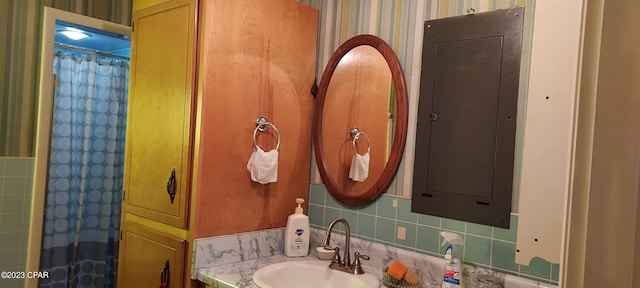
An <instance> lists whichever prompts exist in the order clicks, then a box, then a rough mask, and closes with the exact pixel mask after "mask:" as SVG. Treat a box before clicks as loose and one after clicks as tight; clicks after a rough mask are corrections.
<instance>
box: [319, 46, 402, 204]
mask: <svg viewBox="0 0 640 288" xmlns="http://www.w3.org/2000/svg"><path fill="white" fill-rule="evenodd" d="M361 45H368V46H371V47H373V48H375V49H376V50H378V52H380V54H382V56H383V57H384V59H385V60H386V61H387V65H389V69H390V70H391V78H392V79H393V84H394V87H395V92H396V106H397V108H396V109H397V111H396V121H395V122H396V124H395V134H394V137H393V144H392V145H391V151H390V153H389V159H388V160H387V164H386V165H385V167H384V169H383V170H382V174H381V175H380V177H379V178H378V179H377V181H376V182H375V183H374V184H373V186H372V187H371V188H369V189H368V190H367V191H365V192H364V193H361V194H360V195H349V194H348V193H347V191H344V190H343V189H342V187H340V186H338V184H337V183H336V181H335V180H334V179H333V178H332V177H331V175H330V174H329V168H328V165H327V164H328V163H327V161H326V159H325V153H324V148H323V145H322V119H323V111H324V102H325V98H326V96H327V90H328V88H329V82H330V81H331V77H332V76H333V73H334V71H335V69H336V67H337V66H338V63H339V62H340V60H341V59H342V57H344V56H345V54H347V53H348V52H349V51H351V49H353V48H355V47H358V46H361ZM314 110H315V111H314V116H313V125H314V127H313V131H314V139H313V144H314V150H315V155H316V162H317V165H318V170H319V171H320V177H321V178H322V181H323V182H324V185H325V186H326V188H327V190H329V192H330V193H331V195H333V197H335V198H336V199H337V200H338V201H339V202H341V203H342V204H345V205H351V206H362V205H365V204H367V203H369V202H370V201H372V200H374V199H376V198H377V197H378V196H379V195H380V194H382V193H383V192H384V191H385V190H386V189H387V188H388V187H389V184H391V181H392V180H393V177H394V176H395V174H396V172H397V170H398V166H399V165H400V160H402V154H403V153H404V145H405V141H406V138H407V121H408V120H407V119H408V115H407V114H408V111H407V110H408V103H407V85H406V83H405V80H404V73H403V71H402V67H401V66H400V61H398V57H397V56H396V54H395V52H394V51H393V49H391V47H390V46H389V45H388V44H387V43H386V42H384V40H382V39H380V38H378V37H377V36H374V35H368V34H367V35H358V36H355V37H353V38H351V39H349V40H347V41H346V42H345V43H343V44H342V45H340V47H338V49H336V51H335V52H334V53H333V55H332V56H331V59H329V63H328V64H327V67H326V68H325V70H324V73H323V74H322V79H321V80H320V85H319V87H318V94H317V98H316V102H315V107H314Z"/></svg>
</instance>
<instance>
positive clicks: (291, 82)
mask: <svg viewBox="0 0 640 288" xmlns="http://www.w3.org/2000/svg"><path fill="white" fill-rule="evenodd" d="M133 18H134V23H133V39H132V64H131V84H130V95H129V107H128V123H127V138H126V141H127V142H126V143H127V144H126V145H127V147H126V150H125V181H124V185H123V186H124V195H123V215H122V222H123V225H122V226H123V230H122V232H123V233H122V237H121V238H122V239H121V241H122V243H121V244H120V245H121V246H120V247H121V249H120V261H122V263H123V265H120V268H119V277H118V281H119V285H120V286H121V287H153V286H156V287H157V286H159V284H160V283H158V281H159V279H160V274H159V272H160V271H161V269H162V267H163V265H164V264H165V262H166V259H167V258H170V262H171V264H170V266H171V271H172V272H171V273H172V274H171V277H172V278H171V283H172V285H171V286H170V287H199V286H201V285H200V284H198V283H197V282H196V281H193V280H191V279H190V277H189V276H187V275H185V273H182V271H191V269H190V266H191V261H187V259H188V260H190V259H191V257H190V255H189V257H185V255H186V254H184V253H191V251H193V249H192V245H193V239H195V238H201V237H210V236H217V235H224V234H234V233H240V232H247V231H254V230H264V229H271V228H278V227H284V226H285V225H286V221H287V216H288V215H289V214H291V213H292V211H293V209H294V208H295V199H296V198H298V197H304V198H306V197H308V194H309V190H308V189H309V172H308V171H309V166H310V157H309V155H310V150H311V148H310V147H311V116H312V115H311V112H312V108H313V96H312V95H311V87H312V86H313V84H314V79H315V59H316V39H317V27H318V26H317V25H318V23H317V18H318V12H317V10H316V9H314V8H311V7H310V6H308V5H304V4H301V3H298V2H296V1H294V0H272V1H254V0H216V1H198V0H170V1H165V2H162V3H159V4H157V5H152V6H147V7H145V8H143V9H140V10H137V11H134V17H133ZM196 80H197V81H196ZM196 91H197V92H196ZM258 116H266V117H267V118H268V120H269V121H271V122H273V124H274V125H276V126H277V127H278V130H279V132H280V134H281V143H280V149H279V153H280V156H279V161H278V163H279V164H278V179H277V182H276V183H270V184H264V185H263V184H258V183H255V182H252V181H251V178H250V175H249V172H248V171H247V168H246V165H247V161H248V160H249V157H250V156H251V153H252V152H253V148H254V146H253V145H254V144H253V143H254V141H253V137H252V135H253V132H254V129H255V128H256V125H255V121H256V118H257V117H258ZM256 142H257V144H258V145H260V147H261V148H262V149H264V150H265V151H268V150H270V149H272V148H273V147H275V143H276V138H275V137H274V133H273V131H272V129H268V130H267V132H258V134H257V135H256ZM168 188H171V189H174V192H175V196H174V198H173V201H172V200H171V197H170V194H169V193H168ZM305 208H306V207H305ZM222 218H224V219H222ZM201 219H206V221H199V220H201ZM139 251H143V253H139ZM169 256H171V257H169ZM174 262H175V263H174ZM125 269H126V270H125ZM174 269H175V270H174ZM129 270H133V272H132V271H129ZM136 270H138V271H143V270H144V271H145V272H144V278H143V279H138V278H140V276H139V274H138V272H135V271H136ZM146 273H149V274H148V275H147V274H146ZM147 276H148V277H149V278H146V277H147ZM140 281H145V282H140ZM146 281H149V282H146ZM174 281H175V282H174Z"/></svg>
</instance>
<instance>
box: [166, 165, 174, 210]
mask: <svg viewBox="0 0 640 288" xmlns="http://www.w3.org/2000/svg"><path fill="white" fill-rule="evenodd" d="M167 193H169V198H170V199H171V204H173V199H174V198H175V197H176V168H173V169H172V170H171V176H170V177H169V180H168V181H167Z"/></svg>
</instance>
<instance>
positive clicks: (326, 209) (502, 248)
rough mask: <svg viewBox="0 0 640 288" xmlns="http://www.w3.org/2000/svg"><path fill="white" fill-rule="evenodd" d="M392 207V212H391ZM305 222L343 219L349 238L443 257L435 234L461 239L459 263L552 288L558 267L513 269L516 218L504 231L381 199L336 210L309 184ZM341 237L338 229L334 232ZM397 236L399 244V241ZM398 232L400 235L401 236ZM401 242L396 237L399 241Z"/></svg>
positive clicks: (535, 263) (538, 262) (316, 224)
mask: <svg viewBox="0 0 640 288" xmlns="http://www.w3.org/2000/svg"><path fill="white" fill-rule="evenodd" d="M394 204H395V207H394ZM308 212H309V221H310V224H311V227H313V228H318V229H325V228H326V226H327V225H328V224H329V222H330V221H331V220H332V219H333V218H336V217H343V218H345V219H347V221H348V222H349V224H350V225H351V235H352V236H356V237H358V238H361V239H364V240H369V241H373V242H377V243H381V244H384V245H388V246H392V247H397V248H401V249H405V250H409V251H414V252H418V253H422V254H426V255H431V256H436V257H443V252H444V251H443V247H441V245H440V244H441V243H442V237H441V236H440V232H441V231H445V230H446V231H453V232H456V233H458V234H460V235H462V236H463V237H464V240H465V247H464V257H463V258H464V262H465V263H466V264H469V265H472V266H476V267H481V268H484V269H491V270H495V271H500V272H503V273H507V274H511V275H515V276H519V277H523V278H528V279H533V280H537V281H541V282H545V283H551V284H555V285H557V283H558V275H559V265H558V264H551V263H549V262H547V261H545V260H542V259H540V258H534V259H533V260H532V262H531V265H529V266H524V265H519V264H516V263H515V253H516V232H517V229H518V217H517V216H516V215H512V216H511V227H510V229H503V228H495V227H491V226H485V225H480V224H475V223H470V222H463V221H458V220H452V219H447V218H441V217H435V216H431V215H424V214H417V213H413V212H411V200H410V199H405V198H399V197H396V196H387V195H383V196H381V197H379V198H378V199H377V200H376V201H373V202H372V203H370V204H369V205H366V206H362V207H352V206H345V205H343V204H340V203H339V202H337V201H336V200H335V198H333V196H331V194H330V193H329V192H328V191H327V190H326V189H325V187H324V186H323V185H316V184H310V189H309V211H308ZM335 228H336V229H338V231H342V230H343V229H342V227H341V226H340V225H338V226H336V227H335ZM398 231H400V232H401V233H400V234H402V233H404V234H405V235H404V239H399V237H398V236H399V235H398V234H399V233H398ZM403 231H404V232H403ZM400 236H402V235H400Z"/></svg>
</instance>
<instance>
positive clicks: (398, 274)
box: [387, 260, 408, 280]
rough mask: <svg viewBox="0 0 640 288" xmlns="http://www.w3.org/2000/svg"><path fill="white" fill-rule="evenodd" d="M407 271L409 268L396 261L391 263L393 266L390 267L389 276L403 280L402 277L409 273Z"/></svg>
mask: <svg viewBox="0 0 640 288" xmlns="http://www.w3.org/2000/svg"><path fill="white" fill-rule="evenodd" d="M407 270H408V268H407V266H404V264H402V263H400V262H398V261H396V260H394V261H393V263H391V266H389V269H388V270H387V274H389V276H391V277H393V278H396V279H398V280H401V279H402V277H404V274H406V273H407Z"/></svg>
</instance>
